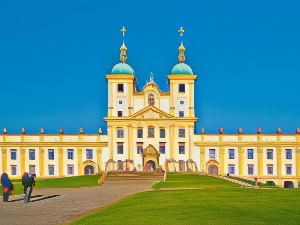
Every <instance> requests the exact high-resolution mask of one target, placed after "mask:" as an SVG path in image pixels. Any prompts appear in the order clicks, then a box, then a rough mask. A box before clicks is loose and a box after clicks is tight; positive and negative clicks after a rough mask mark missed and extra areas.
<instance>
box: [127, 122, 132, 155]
mask: <svg viewBox="0 0 300 225" xmlns="http://www.w3.org/2000/svg"><path fill="white" fill-rule="evenodd" d="M128 159H129V160H133V136H132V125H131V124H130V125H128Z"/></svg>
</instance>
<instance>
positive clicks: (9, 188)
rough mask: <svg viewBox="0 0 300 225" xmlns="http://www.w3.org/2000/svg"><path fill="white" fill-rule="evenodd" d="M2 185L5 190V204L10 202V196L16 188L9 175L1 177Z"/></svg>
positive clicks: (4, 174)
mask: <svg viewBox="0 0 300 225" xmlns="http://www.w3.org/2000/svg"><path fill="white" fill-rule="evenodd" d="M1 185H2V190H3V202H8V199H9V195H10V194H11V193H12V192H13V191H14V186H13V184H12V183H11V181H10V179H9V178H8V175H7V173H3V174H2V175H1Z"/></svg>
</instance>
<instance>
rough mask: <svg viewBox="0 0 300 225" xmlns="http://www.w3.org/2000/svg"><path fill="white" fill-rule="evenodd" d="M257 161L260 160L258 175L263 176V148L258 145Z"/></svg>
mask: <svg viewBox="0 0 300 225" xmlns="http://www.w3.org/2000/svg"><path fill="white" fill-rule="evenodd" d="M257 159H258V160H257V161H258V176H259V177H261V176H263V149H262V147H257Z"/></svg>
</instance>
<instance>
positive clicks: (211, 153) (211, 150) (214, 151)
mask: <svg viewBox="0 0 300 225" xmlns="http://www.w3.org/2000/svg"><path fill="white" fill-rule="evenodd" d="M208 151H209V158H210V159H215V158H216V150H215V149H209V150H208Z"/></svg>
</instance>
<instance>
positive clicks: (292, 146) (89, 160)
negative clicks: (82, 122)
mask: <svg viewBox="0 0 300 225" xmlns="http://www.w3.org/2000/svg"><path fill="white" fill-rule="evenodd" d="M121 32H122V34H123V43H122V45H121V47H120V62H119V63H118V64H116V65H115V66H113V68H112V71H111V73H109V74H107V75H106V79H107V88H108V112H107V116H106V117H105V118H104V120H105V121H106V123H107V134H103V133H102V130H101V129H99V132H98V134H85V133H84V131H83V129H82V128H80V130H79V133H78V134H65V133H64V131H63V129H60V130H59V133H58V134H46V133H45V131H44V129H43V128H41V131H40V133H39V134H27V133H26V131H25V129H24V128H22V130H21V133H20V134H10V133H8V132H7V130H6V128H4V129H3V133H2V134H1V135H0V172H1V173H2V172H7V173H8V174H9V175H10V176H11V177H13V178H14V177H16V178H17V177H20V176H21V175H22V174H23V173H24V172H30V173H32V174H33V173H34V174H36V175H37V177H62V176H78V175H84V174H96V173H99V172H101V171H120V172H121V171H122V172H125V171H127V172H129V171H144V172H148V171H155V170H158V169H159V170H165V169H168V170H169V171H176V172H201V173H203V174H209V175H226V174H229V175H231V176H239V177H244V178H247V179H253V180H254V179H258V180H259V181H261V182H272V183H274V184H277V185H279V186H286V185H289V186H294V187H298V185H299V182H300V129H297V130H296V133H295V134H282V133H281V129H280V128H278V129H277V131H276V133H275V134H263V132H262V129H261V128H258V130H257V134H244V133H243V130H242V129H241V128H239V129H238V130H237V133H235V134H226V133H225V132H224V129H223V128H220V130H219V134H206V133H205V131H204V129H202V130H201V132H200V133H198V134H197V133H195V129H194V128H195V123H196V122H197V118H196V117H195V108H194V84H195V81H196V79H197V75H195V74H194V73H193V70H192V68H191V67H190V66H189V65H187V64H186V63H185V47H184V44H183V41H181V43H180V45H179V48H178V64H176V65H175V66H174V67H173V69H172V71H171V73H170V74H169V75H168V76H167V79H168V90H169V91H168V92H163V91H161V89H160V88H159V87H158V85H157V84H156V83H155V81H154V79H153V75H152V74H151V75H150V81H149V82H147V83H146V84H145V85H144V87H143V88H142V89H141V90H139V91H138V90H137V87H136V86H137V85H136V78H137V77H136V75H135V73H134V70H133V69H132V67H131V66H130V65H128V64H127V47H126V45H125V43H124V36H125V33H126V29H125V28H124V27H123V28H122V29H121ZM178 32H179V34H180V36H183V34H184V29H183V28H182V27H181V28H180V29H179V30H178ZM166 167H168V168H166Z"/></svg>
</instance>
